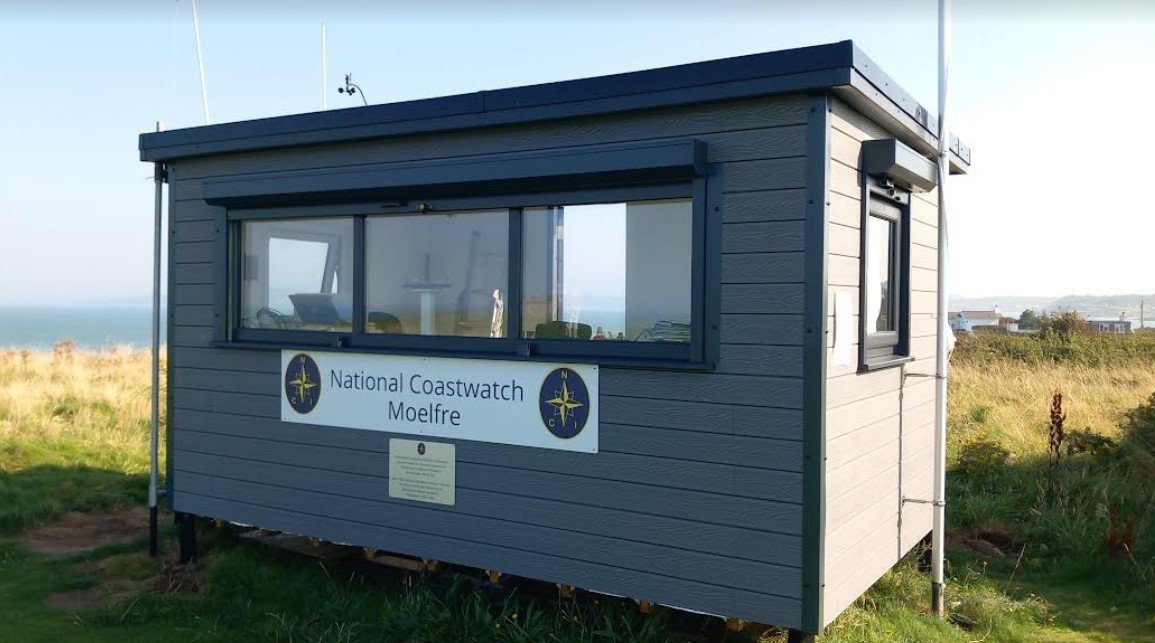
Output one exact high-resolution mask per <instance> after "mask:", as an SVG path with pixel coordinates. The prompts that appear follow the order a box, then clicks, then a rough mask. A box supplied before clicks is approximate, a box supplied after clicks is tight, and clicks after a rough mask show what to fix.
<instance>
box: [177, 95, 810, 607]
mask: <svg viewBox="0 0 1155 643" xmlns="http://www.w3.org/2000/svg"><path fill="white" fill-rule="evenodd" d="M806 123H807V98H806V97H805V96H786V97H776V98H760V99H749V100H741V101H732V102H721V103H712V104H705V105H699V106H695V107H676V108H669V109H661V110H652V111H646V112H636V113H629V114H616V115H611V116H601V117H597V118H571V119H566V120H555V121H549V122H537V123H531V124H526V125H522V126H517V127H505V128H489V129H477V130H467V131H460V132H453V133H443V134H435V135H426V136H410V137H400V138H386V139H381V140H375V141H363V142H357V143H352V144H345V145H319V146H313V147H308V148H290V149H284V150H279V151H276V152H244V153H239V154H231V155H223V156H219V157H203V158H197V159H185V160H180V161H176V162H174V163H173V165H174V166H175V177H176V180H175V181H174V183H173V184H172V185H171V191H172V194H173V198H174V202H173V203H174V207H173V209H172V221H173V226H172V231H171V236H170V243H171V245H170V249H171V252H170V257H171V262H172V263H171V270H172V272H171V274H172V275H173V283H174V286H173V289H172V290H171V301H170V306H171V310H172V312H173V324H172V337H171V343H170V349H169V350H170V352H169V355H170V359H171V368H172V376H171V379H170V387H171V395H172V401H173V407H174V408H173V412H172V415H171V416H170V417H171V418H172V422H171V427H172V429H171V430H172V436H171V437H172V440H171V444H172V449H173V453H172V457H171V459H170V462H171V463H172V465H173V469H174V471H173V473H172V478H171V484H172V489H173V492H172V503H173V508H174V509H175V510H176V511H181V512H187V513H192V514H197V515H203V516H210V517H216V518H222V519H225V520H231V521H236V522H242V523H248V524H254V525H259V526H262V527H267V528H270V529H276V530H282V531H288V532H295V533H303V534H308V535H311V536H317V537H320V538H325V539H329V540H334V541H339V542H346V543H353V544H357V545H362V546H369V547H375V548H378V549H382V550H389V551H398V552H403V553H406V554H410V555H416V556H421V557H425V558H431V559H436V560H442V561H449V562H455V563H460V564H464V565H472V566H478V567H484V568H493V569H499V570H501V571H503V572H506V573H510V574H514V575H520V576H525V577H529V578H538V579H542V580H547V581H551V582H560V583H567V584H572V585H574V586H577V587H584V588H587V589H591V590H601V591H605V592H609V593H614V594H622V595H627V596H631V597H634V598H638V599H646V600H650V601H653V602H656V603H660V604H667V605H672V606H682V607H688V608H692V609H695V610H699V611H705V612H712V613H716V614H721V615H726V616H734V617H738V618H744V619H749V620H755V621H759V622H767V623H774V624H778V625H782V626H786V627H793V628H797V627H801V625H802V621H801V612H802V610H801V601H802V591H801V586H802V577H801V573H802V550H803V543H802V528H803V521H802V494H803V479H802V470H803V462H802V445H803V443H802V409H803V401H804V400H803V370H802V362H803V344H804V331H803V303H804V300H805V291H806V286H807V284H806V279H805V274H806V273H805V257H806V248H807V245H806V225H805V219H806V216H807V210H806V200H807V197H806V188H807V186H806V184H805V176H806V169H805V168H806V159H805V154H806V149H807V133H806V131H807V130H806ZM686 137H693V138H694V139H696V140H700V141H703V142H704V143H705V144H706V146H707V162H708V163H710V164H713V167H715V168H716V169H717V170H718V174H720V176H722V177H723V195H722V198H721V209H722V226H721V227H722V239H721V249H722V255H721V266H720V268H721V270H720V275H721V328H720V337H721V340H720V341H721V346H720V348H719V360H718V363H717V368H716V369H715V370H713V371H709V372H700V371H675V370H637V369H625V368H609V367H603V368H602V369H601V374H600V382H601V390H600V400H601V409H600V413H601V447H600V452H599V453H598V454H596V455H588V454H577V453H570V452H562V451H552V450H543V449H532V448H525V447H513V446H505V445H496V444H487V443H479V442H466V441H461V442H457V443H456V444H457V461H458V469H457V484H458V490H457V504H456V505H455V506H452V507H444V506H434V505H425V504H420V503H413V502H408V501H403V500H398V499H394V498H390V497H389V496H388V492H387V490H388V481H387V468H388V441H389V438H390V437H391V436H390V435H389V434H383V433H379V432H373V431H357V430H348V429H340V428H331V427H324V428H320V427H308V426H301V425H293V424H284V423H281V422H280V420H279V416H280V412H279V409H280V406H279V404H280V402H279V397H278V392H279V387H280V377H281V376H280V373H279V368H280V366H279V365H280V355H279V353H278V352H277V351H259V350H238V349H222V348H214V346H213V339H214V328H215V324H216V323H217V321H218V320H217V318H216V316H215V315H216V313H215V310H214V306H213V302H214V297H215V296H216V294H217V292H218V290H219V289H222V288H226V287H227V284H225V283H224V282H223V281H222V277H220V276H219V274H220V272H219V271H218V270H214V269H213V267H212V265H213V264H212V262H213V261H214V259H215V257H216V256H217V251H218V247H217V246H218V244H219V243H220V236H219V235H217V234H216V228H215V225H214V223H213V222H215V221H217V220H218V219H219V218H220V217H221V215H222V214H223V212H224V210H223V208H220V207H214V206H210V205H207V204H206V203H205V202H204V200H203V198H202V197H203V182H204V180H205V179H210V178H214V177H238V176H244V175H246V174H253V173H266V172H269V171H280V170H284V171H296V170H310V169H321V168H339V167H357V166H361V165H365V164H380V163H391V162H402V161H413V160H421V159H445V158H458V157H461V158H465V157H474V158H479V157H481V158H483V157H484V156H485V155H489V154H502V153H508V152H515V151H532V150H546V149H559V148H574V149H579V148H580V147H581V146H586V145H597V144H605V143H625V142H631V141H659V140H665V139H677V138H686ZM214 235H215V236H214Z"/></svg>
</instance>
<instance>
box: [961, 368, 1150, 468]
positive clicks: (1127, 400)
mask: <svg viewBox="0 0 1155 643" xmlns="http://www.w3.org/2000/svg"><path fill="white" fill-rule="evenodd" d="M1056 392H1061V393H1062V394H1063V406H1064V409H1065V410H1066V412H1067V429H1068V431H1070V430H1072V429H1083V428H1090V429H1092V430H1093V431H1094V432H1096V433H1099V434H1102V435H1106V436H1109V437H1118V435H1119V432H1120V429H1119V424H1120V423H1121V422H1122V421H1123V418H1124V415H1125V414H1126V412H1127V411H1129V410H1131V409H1133V408H1135V407H1136V406H1138V405H1139V404H1141V403H1143V402H1144V401H1146V400H1147V398H1148V397H1149V396H1150V395H1151V394H1152V393H1153V392H1155V367H1153V366H1152V365H1144V364H1125V365H1120V366H1076V365H1071V364H1053V363H1052V364H1028V363H1023V362H1018V361H1012V360H1004V359H995V360H991V361H989V362H985V363H975V362H970V361H963V362H961V363H958V364H955V365H952V366H951V379H950V397H949V398H948V402H947V412H948V422H949V427H950V444H951V445H952V446H955V445H958V444H959V443H961V442H962V441H963V440H966V439H968V438H971V437H987V438H992V439H996V440H998V441H999V442H1000V443H1001V444H1003V446H1005V447H1007V448H1008V449H1009V450H1010V451H1011V452H1012V453H1014V454H1016V455H1045V454H1046V453H1047V427H1048V420H1049V417H1048V412H1049V408H1050V403H1051V396H1052V395H1053V394H1054V393H1056Z"/></svg>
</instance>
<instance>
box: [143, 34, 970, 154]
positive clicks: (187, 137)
mask: <svg viewBox="0 0 1155 643" xmlns="http://www.w3.org/2000/svg"><path fill="white" fill-rule="evenodd" d="M820 90H827V91H830V92H832V93H834V94H835V95H836V96H838V97H839V98H841V99H842V100H845V101H846V102H847V103H849V104H850V105H851V106H853V107H854V108H855V109H857V110H859V111H860V112H863V113H864V114H865V115H866V116H867V117H869V118H871V119H872V120H874V121H875V122H877V123H879V124H880V125H882V126H883V127H884V128H886V129H887V130H888V131H889V132H890V133H891V134H893V135H894V136H895V137H896V138H898V139H899V140H901V141H903V142H904V143H906V144H907V145H909V146H911V147H913V148H914V149H915V150H917V151H918V152H920V153H922V154H925V155H927V156H928V157H931V158H933V157H935V156H937V148H938V138H937V135H936V133H937V130H938V123H937V119H936V118H935V117H934V116H931V114H930V112H929V111H928V110H927V109H926V108H925V107H923V106H922V105H921V104H919V103H918V102H917V101H915V100H914V99H913V98H911V96H910V95H909V94H907V93H906V92H905V91H903V90H902V88H901V87H899V86H898V84H897V83H895V82H894V81H893V80H892V79H891V78H890V76H888V75H886V73H885V72H883V71H882V69H881V68H879V66H878V65H876V64H875V63H874V61H872V60H871V59H870V58H869V57H868V56H867V55H866V54H865V53H863V52H862V50H860V49H859V48H858V47H857V46H855V44H854V42H853V41H850V40H845V41H842V42H837V43H832V44H827V45H818V46H814V47H803V48H799V49H786V50H782V51H774V52H769V53H763V54H752V55H748V56H738V57H735V58H723V59H720V60H711V61H707V62H699V63H690V64H685V65H676V66H673V67H661V68H657V69H649V70H644V71H637V72H630V73H623V74H613V75H609V76H597V77H593V78H584V79H580V80H567V81H561V82H554V83H545V84H540V85H527V86H524V87H513V88H509V89H497V90H487V91H480V92H474V93H470V94H458V95H454V96H445V97H440V98H429V99H423V100H414V101H404V102H398V103H388V104H382V105H369V106H367V107H350V108H345V109H334V110H328V111H322V112H312V113H307V114H297V115H291V116H279V117H274V118H263V119H257V120H249V121H238V122H233V123H222V124H219V125H207V126H202V127H190V128H185V129H177V130H171V131H167V132H151V133H144V134H141V136H140V158H141V160H142V161H168V160H174V159H179V158H190V157H196V156H209V155H216V154H229V153H233V152H249V151H256V150H274V149H278V148H287V147H299V146H306V145H319V144H327V143H345V142H352V141H362V140H368V139H374V138H384V137H393V136H407V135H415V134H429V133H434V132H445V131H453V130H464V129H474V128H479V127H487V126H494V125H512V124H517V123H528V122H533V121H542V120H554V119H560V118H572V117H579V116H594V115H600V114H611V113H618V112H630V111H638V110H649V109H660V108H663V107H673V106H679V105H692V104H700V103H709V102H716V101H721V100H736V99H743V98H754V97H758V96H773V95H782V94H796V93H806V92H813V91H820ZM950 148H951V172H952V173H965V172H966V170H967V168H968V167H969V166H970V162H971V151H970V148H969V147H967V146H966V145H964V144H962V143H961V142H960V141H959V140H958V138H957V137H954V136H952V137H951V141H950Z"/></svg>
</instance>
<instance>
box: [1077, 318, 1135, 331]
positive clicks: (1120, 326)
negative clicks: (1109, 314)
mask: <svg viewBox="0 0 1155 643" xmlns="http://www.w3.org/2000/svg"><path fill="white" fill-rule="evenodd" d="M1086 325H1087V330H1088V331H1090V332H1092V333H1107V334H1110V335H1128V334H1130V333H1131V320H1130V319H1088V320H1087V322H1086Z"/></svg>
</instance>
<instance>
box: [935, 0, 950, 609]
mask: <svg viewBox="0 0 1155 643" xmlns="http://www.w3.org/2000/svg"><path fill="white" fill-rule="evenodd" d="M950 12H951V0H939V2H938V309H937V311H936V312H937V314H936V316H935V319H936V321H937V326H938V333H937V342H936V347H935V348H936V353H935V414H934V415H935V418H934V419H935V431H934V507H933V512H934V531H933V535H932V542H931V576H932V580H931V608H932V610H933V611H934V613H935V615H936V616H938V617H940V618H941V617H942V616H943V614H944V610H943V602H944V597H943V593H944V590H945V586H944V584H943V562H944V561H943V556H944V553H945V552H944V551H943V550H944V547H945V540H946V396H947V375H948V368H949V362H948V361H947V357H948V356H947V336H946V334H947V333H948V332H950V331H949V330H948V327H947V320H946V314H947V279H946V277H947V274H946V269H947V251H948V248H947V238H948V235H947V217H946V182H947V177H949V176H950V130H949V129H948V128H947V120H946V119H947V100H948V98H949V91H948V90H949V86H950Z"/></svg>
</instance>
